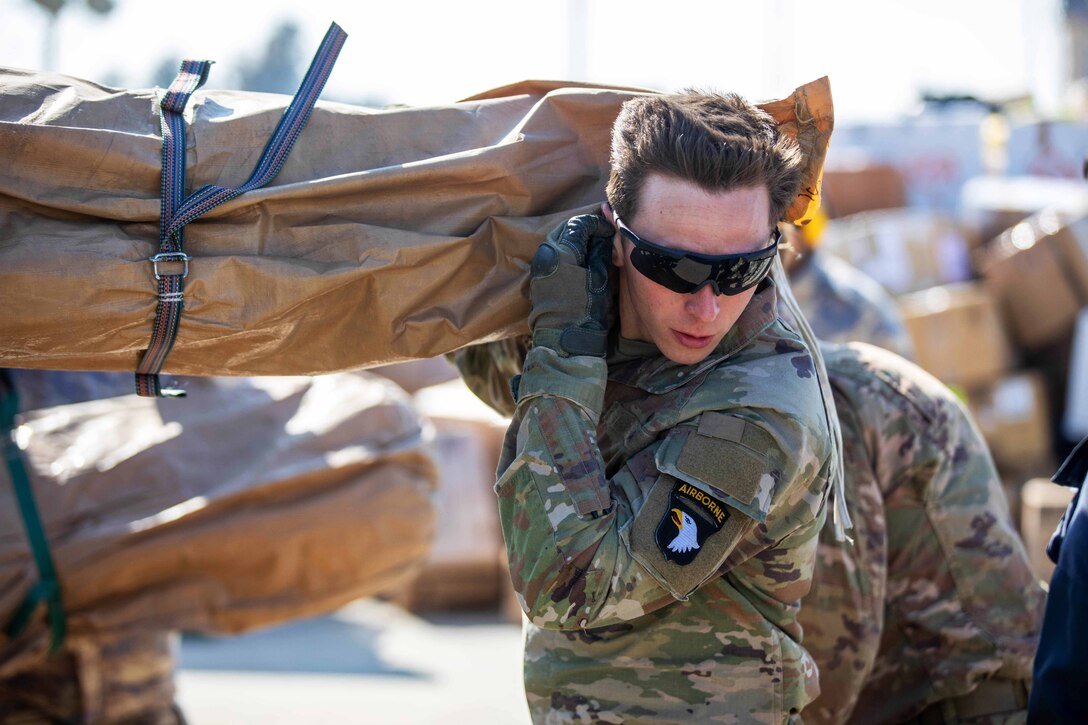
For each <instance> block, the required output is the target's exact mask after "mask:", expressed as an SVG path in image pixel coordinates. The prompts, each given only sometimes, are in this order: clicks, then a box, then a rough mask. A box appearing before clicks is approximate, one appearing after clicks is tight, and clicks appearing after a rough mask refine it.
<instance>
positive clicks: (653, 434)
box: [455, 93, 832, 723]
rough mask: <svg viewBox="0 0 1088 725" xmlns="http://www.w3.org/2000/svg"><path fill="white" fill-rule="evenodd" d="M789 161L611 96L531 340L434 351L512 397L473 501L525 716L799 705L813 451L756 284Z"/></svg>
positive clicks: (784, 345)
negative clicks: (586, 193) (481, 507)
mask: <svg viewBox="0 0 1088 725" xmlns="http://www.w3.org/2000/svg"><path fill="white" fill-rule="evenodd" d="M800 164H801V159H800V157H799V152H798V150H797V148H796V146H795V145H794V144H793V143H792V142H790V141H788V140H787V139H785V138H784V137H780V136H779V134H778V132H777V129H776V127H775V125H774V123H773V121H772V120H771V119H770V117H768V116H766V115H765V114H764V113H763V112H762V111H759V110H758V109H756V108H755V107H754V106H752V105H751V104H749V103H748V102H747V101H745V100H743V99H742V98H740V97H738V96H735V95H728V96H719V95H712V94H695V93H685V94H679V95H675V96H646V97H640V98H636V99H634V100H632V101H629V102H628V103H626V104H625V105H624V108H623V110H622V111H621V113H620V115H619V117H618V118H617V121H616V123H615V126H614V129H613V148H612V174H611V178H610V181H609V184H608V189H607V197H608V203H607V204H605V205H602V211H603V213H604V218H602V217H599V216H590V215H587V216H582V217H576V218H574V219H572V220H571V221H570V222H568V223H567V224H566V225H563V226H561V227H560V228H558V229H556V230H555V231H554V232H553V233H552V234H551V235H549V237H548V239H547V240H546V241H545V243H544V244H542V245H541V247H540V249H539V250H538V251H537V254H536V256H535V257H534V259H533V262H532V265H531V278H530V301H531V305H532V307H531V313H530V318H529V324H530V329H531V333H532V343H531V346H530V345H529V344H528V343H526V342H519V341H505V342H504V343H501V344H498V345H492V346H486V347H481V348H470V349H468V350H466V351H462V352H461V353H460V354H458V355H457V356H456V357H455V360H456V361H457V362H458V364H459V367H460V368H461V369H462V371H463V372H464V374H465V375H466V379H467V380H468V381H469V382H470V385H472V386H473V387H474V388H475V389H476V390H477V391H478V392H481V393H482V394H483V395H484V396H487V395H488V391H490V392H491V393H494V394H495V395H497V396H500V397H501V398H505V399H506V400H507V401H508V405H509V404H511V403H513V401H515V400H516V407H513V409H512V412H513V420H512V422H511V425H510V429H509V431H508V434H507V437H506V441H505V445H504V448H503V453H502V457H501V460H500V465H499V478H498V482H497V484H496V492H497V494H498V498H499V512H500V519H501V522H502V527H503V532H504V536H505V539H506V546H507V553H508V556H509V561H510V573H511V580H512V583H513V585H514V589H515V592H516V594H517V597H518V599H519V601H520V603H521V605H522V608H523V610H524V611H525V612H526V614H527V615H528V622H527V625H526V641H525V687H526V694H527V699H528V703H529V708H530V711H531V713H532V716H533V718H534V720H535V721H537V722H599V723H619V722H640V723H642V722H646V723H659V722H660V723H677V722H711V721H713V722H788V721H793V720H794V719H796V718H797V714H798V713H799V712H800V711H801V709H802V708H803V707H804V706H805V705H806V704H807V703H808V702H809V701H810V700H811V699H812V698H813V697H814V696H815V694H816V692H817V682H816V679H817V672H816V667H815V665H814V664H813V662H812V660H811V658H810V657H809V656H808V654H807V653H806V652H805V650H804V649H803V648H802V647H801V646H800V644H799V640H800V635H801V632H800V629H799V627H798V625H797V620H796V615H797V606H798V600H799V599H800V598H801V596H803V595H804V593H805V592H806V591H807V589H808V586H809V581H810V578H811V572H812V564H813V555H814V552H815V547H816V540H817V536H818V533H819V530H820V528H821V527H822V525H823V522H824V505H823V504H824V500H825V497H826V493H827V487H828V480H829V476H830V474H831V464H830V460H831V458H832V443H831V438H830V432H829V429H828V420H827V418H826V411H825V407H824V401H823V399H822V397H821V391H820V382H819V380H818V376H817V374H816V366H815V365H814V360H813V353H812V351H811V350H810V349H809V348H808V347H807V346H806V344H805V342H804V341H803V340H802V338H801V336H799V335H798V334H797V333H796V332H794V330H793V329H792V328H790V327H788V326H786V325H785V324H784V323H783V322H782V320H781V319H780V318H779V317H778V314H777V308H778V303H777V289H776V286H775V285H774V283H773V282H772V281H771V280H770V279H768V278H767V276H766V275H767V273H768V271H769V270H770V267H771V264H772V262H773V261H774V257H775V254H776V253H777V242H778V236H777V233H776V223H777V222H778V221H779V220H780V219H781V218H782V216H783V214H784V212H785V210H786V208H787V207H788V205H789V204H790V202H791V201H792V200H793V199H794V197H795V196H796V194H797V192H798V187H799V184H800ZM606 220H607V221H606ZM609 257H611V263H612V265H614V267H615V269H614V270H612V274H611V276H612V277H613V278H614V281H615V282H618V291H617V292H616V295H615V297H616V307H618V309H617V310H616V311H615V313H614V314H613V313H611V312H610V310H609V304H610V302H611V299H612V297H613V294H612V292H611V291H610V286H609V277H610V264H609ZM519 346H520V349H519ZM522 352H524V353H525V355H524V366H523V370H522V371H521V374H520V375H519V376H517V377H515V378H514V379H513V382H512V389H511V391H510V393H512V395H511V394H510V393H508V392H507V391H506V390H504V389H503V387H502V383H501V382H500V378H502V377H503V376H502V372H501V371H503V370H505V371H506V372H517V371H518V369H519V368H522V365H521V364H520V363H521V358H520V356H521V353H522ZM496 363H497V364H496ZM497 370H498V371H500V374H499V375H494V373H495V372H496V371H497ZM507 409H508V410H509V409H510V408H509V407H507Z"/></svg>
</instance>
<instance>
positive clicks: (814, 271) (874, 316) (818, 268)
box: [790, 250, 914, 360]
mask: <svg viewBox="0 0 1088 725" xmlns="http://www.w3.org/2000/svg"><path fill="white" fill-rule="evenodd" d="M790 289H791V290H793V295H794V297H796V298H797V304H798V305H799V306H800V307H801V309H802V310H803V311H804V313H805V317H806V318H807V319H808V322H809V325H811V326H812V331H813V332H814V333H816V337H818V338H819V339H821V340H826V341H828V342H867V343H870V344H872V345H877V346H878V347H882V348H884V349H885V350H891V351H892V352H894V353H897V354H899V355H902V356H903V357H905V358H907V359H908V360H911V359H913V358H914V344H913V342H912V341H911V338H910V333H909V332H908V331H907V327H906V324H905V323H904V322H903V315H902V314H901V313H900V311H899V308H898V306H897V304H896V302H895V298H894V297H892V296H891V295H890V294H888V292H887V291H885V290H884V288H883V287H881V286H880V284H879V283H878V282H877V281H876V280H874V279H872V278H871V277H869V276H868V275H866V274H865V273H863V272H862V271H861V270H859V269H857V268H855V267H852V266H851V265H850V264H848V263H847V262H845V261H843V260H841V259H839V258H838V257H836V256H834V255H832V254H830V253H828V252H822V251H820V250H812V251H809V252H806V254H805V256H804V257H803V258H802V259H801V261H800V262H799V263H798V265H797V266H796V267H794V268H793V269H792V270H791V271H790Z"/></svg>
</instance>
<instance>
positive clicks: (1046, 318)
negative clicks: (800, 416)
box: [824, 168, 1088, 577]
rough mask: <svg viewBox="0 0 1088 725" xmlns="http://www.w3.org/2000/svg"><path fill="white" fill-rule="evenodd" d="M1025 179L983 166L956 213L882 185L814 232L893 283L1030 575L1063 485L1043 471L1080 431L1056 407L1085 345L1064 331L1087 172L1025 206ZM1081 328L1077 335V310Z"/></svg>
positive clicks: (1043, 569)
mask: <svg viewBox="0 0 1088 725" xmlns="http://www.w3.org/2000/svg"><path fill="white" fill-rule="evenodd" d="M880 174H881V175H882V176H883V175H886V174H887V171H886V169H884V168H881V169H880ZM882 176H881V178H882ZM874 178H875V177H874ZM1032 183H1033V182H1032V181H1031V180H1030V179H1027V180H1025V179H1023V178H1019V179H1017V178H1008V179H1004V180H1002V179H1000V178H999V177H992V178H991V177H988V178H987V179H986V180H985V183H980V184H976V185H974V186H973V191H972V193H971V198H970V205H969V208H967V209H966V211H965V213H964V214H962V215H960V216H957V215H954V214H951V213H948V212H940V211H926V210H922V209H917V208H887V204H886V200H885V199H884V198H883V195H877V196H876V197H875V198H874V199H872V200H871V202H867V201H866V200H865V199H864V198H862V199H853V200H851V202H850V204H849V205H846V206H848V208H851V209H861V211H857V212H855V213H853V214H851V215H850V216H847V217H841V218H834V219H832V221H831V222H830V223H829V224H828V227H827V232H826V233H825V238H824V239H825V241H824V245H825V247H826V248H827V249H828V251H830V252H832V253H834V254H837V255H839V256H841V257H843V258H845V259H846V260H847V261H849V262H851V263H853V264H854V266H856V267H858V268H860V269H861V270H863V271H865V272H867V273H868V274H869V275H870V276H872V277H874V278H875V279H876V280H877V281H878V282H881V283H882V284H883V285H884V286H885V288H886V289H888V291H889V292H891V293H892V294H893V295H894V296H896V298H897V301H898V302H899V304H900V309H901V311H902V313H903V316H904V318H905V322H906V324H907V327H908V330H909V332H910V334H911V337H912V338H913V342H914V346H915V351H916V362H917V363H918V364H919V365H921V367H923V368H925V369H926V370H928V371H929V372H930V373H932V374H933V375H935V376H936V377H937V378H938V379H940V380H941V381H942V382H944V383H945V384H946V385H948V386H949V387H950V388H952V389H953V390H954V391H955V392H956V393H957V394H958V395H959V396H960V397H961V398H962V399H963V400H964V402H965V403H966V404H967V406H968V408H969V410H970V411H971V414H972V417H973V418H974V420H975V422H976V424H977V425H978V427H979V429H980V431H981V432H982V434H983V436H984V437H985V438H986V441H987V443H988V444H989V446H990V449H991V453H992V454H993V457H994V462H995V463H996V465H997V468H998V471H999V473H1000V474H1001V476H1002V480H1003V484H1004V486H1005V490H1006V493H1007V495H1008V498H1009V502H1010V506H1011V507H1012V513H1013V518H1014V520H1015V521H1016V522H1017V523H1018V524H1019V525H1020V526H1021V532H1022V533H1023V535H1024V537H1025V543H1026V544H1027V546H1028V549H1029V551H1030V552H1031V553H1032V559H1033V561H1034V562H1035V563H1036V565H1037V567H1038V570H1039V574H1040V576H1041V577H1049V574H1050V570H1051V569H1050V566H1049V563H1048V562H1047V560H1046V557H1045V554H1044V553H1043V552H1044V550H1045V546H1046V540H1047V538H1048V537H1049V535H1050V533H1051V532H1052V531H1053V525H1052V524H1053V522H1055V521H1056V518H1057V517H1058V516H1060V514H1061V510H1063V509H1064V505H1065V504H1064V503H1063V502H1067V501H1068V496H1067V495H1065V492H1064V491H1062V490H1061V489H1060V487H1058V486H1056V485H1054V484H1051V483H1049V481H1048V479H1049V477H1050V476H1051V475H1052V474H1053V473H1054V471H1055V469H1056V466H1057V463H1058V460H1057V456H1056V455H1055V454H1056V452H1057V451H1058V449H1059V448H1061V447H1062V445H1063V438H1062V435H1061V434H1063V433H1064V436H1065V439H1066V440H1068V439H1072V440H1076V439H1077V438H1079V437H1080V436H1083V435H1084V434H1085V433H1088V431H1082V430H1075V428H1076V426H1075V425H1072V426H1071V425H1070V424H1069V423H1068V421H1069V420H1079V419H1080V418H1081V417H1083V416H1076V415H1072V416H1070V415H1069V414H1068V413H1069V412H1075V411H1066V407H1067V406H1073V405H1075V403H1073V402H1071V401H1072V398H1073V397H1075V390H1074V388H1076V387H1077V385H1083V384H1082V383H1080V382H1079V379H1080V378H1081V377H1084V376H1083V375H1078V373H1079V371H1078V370H1076V369H1075V368H1072V366H1071V362H1070V360H1071V358H1072V356H1073V352H1074V350H1075V349H1076V348H1077V347H1078V346H1079V347H1082V348H1084V350H1085V352H1084V354H1085V355H1088V339H1082V340H1079V341H1078V340H1077V335H1076V334H1075V329H1076V327H1077V324H1076V323H1077V320H1078V316H1083V315H1085V310H1086V309H1088V184H1084V183H1083V182H1080V183H1079V185H1069V184H1062V185H1061V191H1062V194H1061V195H1059V196H1055V195H1054V194H1050V193H1048V194H1041V195H1039V198H1040V204H1042V203H1043V201H1045V199H1047V198H1050V199H1060V201H1061V203H1060V204H1058V205H1057V207H1058V208H1057V209H1056V208H1055V206H1054V205H1048V206H1046V207H1045V208H1043V209H1035V210H1034V211H1033V210H1032V209H1030V208H1026V207H1025V206H1024V203H1023V202H1024V200H1025V199H1026V198H1028V197H1029V195H1028V194H1026V193H1025V192H1024V188H1025V184H1027V185H1028V186H1031V184H1032ZM1039 183H1040V184H1042V185H1044V186H1046V185H1047V184H1050V185H1049V186H1046V188H1047V189H1051V190H1052V191H1053V189H1054V188H1056V187H1055V186H1054V182H1046V181H1039ZM853 186H854V188H858V189H864V188H865V184H854V185H853ZM880 186H887V184H886V183H885V182H881V185H880ZM836 188H840V189H841V188H843V187H842V186H841V185H839V186H838V187H836ZM1018 190H1019V191H1018ZM829 198H832V197H830V192H829ZM832 199H833V198H832ZM1010 200H1018V201H1019V202H1020V203H1019V204H1013V203H1012V202H1011V201H1010ZM835 206H836V205H835V203H834V201H833V200H832V204H831V208H832V210H834V209H835ZM840 206H843V205H842V204H841V203H840ZM1003 224H1008V225H1009V226H1008V227H1007V228H1000V227H1001V225H1003ZM1083 327H1084V331H1083V332H1081V333H1080V336H1081V337H1085V336H1088V321H1086V322H1085V324H1084V326H1083ZM1086 375H1088V373H1086ZM1086 379H1088V378H1086ZM1077 389H1079V388H1077ZM1063 417H1064V419H1065V420H1066V421H1067V424H1066V426H1065V427H1064V428H1062V427H1061V426H1062V421H1063ZM1063 452H1064V451H1063ZM1049 489H1054V491H1053V495H1051V494H1050V493H1048V491H1049Z"/></svg>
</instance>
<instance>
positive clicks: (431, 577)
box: [398, 379, 508, 611]
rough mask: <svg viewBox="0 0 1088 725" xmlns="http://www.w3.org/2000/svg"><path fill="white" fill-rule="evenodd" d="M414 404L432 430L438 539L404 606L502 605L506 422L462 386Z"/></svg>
mask: <svg viewBox="0 0 1088 725" xmlns="http://www.w3.org/2000/svg"><path fill="white" fill-rule="evenodd" d="M413 399H414V400H415V403H416V406H417V408H418V409H419V411H420V413H422V414H423V416H424V418H425V419H426V420H427V421H429V423H430V424H431V425H432V426H433V429H434V438H433V441H432V448H433V452H434V455H435V457H436V462H437V466H438V473H439V484H438V492H437V500H436V502H435V503H436V509H437V520H436V526H435V528H436V534H435V539H434V544H433V546H432V548H431V551H430V553H429V555H428V556H427V559H426V560H425V562H424V565H423V569H422V571H421V572H420V574H419V576H418V577H417V578H416V579H415V581H414V582H413V583H412V585H411V586H410V587H409V589H408V590H407V591H406V592H404V593H402V595H401V596H400V597H399V598H398V601H399V602H400V603H401V604H402V605H404V606H406V607H407V608H409V609H412V610H413V611H433V610H444V609H456V608H465V607H494V606H497V605H498V602H499V597H500V588H499V587H500V584H501V583H502V581H501V579H500V575H501V574H502V572H501V569H500V556H501V552H502V550H503V543H502V532H501V528H500V526H499V515H498V505H497V503H496V500H495V493H494V486H495V469H496V468H497V466H498V461H499V453H500V451H501V448H502V441H503V436H504V435H505V432H506V428H507V424H508V421H507V420H506V419H505V418H503V417H502V416H500V415H499V414H497V413H495V412H494V411H492V410H491V409H490V408H488V407H487V406H486V405H484V404H483V403H482V402H480V400H479V399H477V398H476V396H475V395H473V394H472V392H471V391H469V389H468V388H467V387H466V386H465V384H464V382H463V381H461V380H460V379H457V380H452V381H449V382H447V383H442V384H440V385H434V386H430V387H427V388H424V389H422V390H420V391H419V392H417V393H416V394H415V396H413Z"/></svg>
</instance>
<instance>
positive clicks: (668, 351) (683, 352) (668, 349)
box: [659, 343, 716, 365]
mask: <svg viewBox="0 0 1088 725" xmlns="http://www.w3.org/2000/svg"><path fill="white" fill-rule="evenodd" d="M659 347H660V349H661V353H662V354H663V355H664V356H665V357H667V358H668V359H669V360H672V361H673V362H674V363H679V364H680V365H695V364H697V363H701V362H702V361H703V360H706V359H707V358H708V357H709V356H710V353H711V352H713V351H714V348H715V347H716V345H707V346H706V347H703V348H698V349H694V348H690V347H683V346H682V345H677V344H675V343H673V344H670V345H666V346H659Z"/></svg>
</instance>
